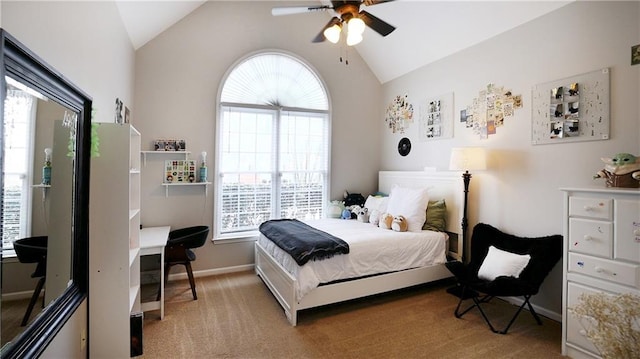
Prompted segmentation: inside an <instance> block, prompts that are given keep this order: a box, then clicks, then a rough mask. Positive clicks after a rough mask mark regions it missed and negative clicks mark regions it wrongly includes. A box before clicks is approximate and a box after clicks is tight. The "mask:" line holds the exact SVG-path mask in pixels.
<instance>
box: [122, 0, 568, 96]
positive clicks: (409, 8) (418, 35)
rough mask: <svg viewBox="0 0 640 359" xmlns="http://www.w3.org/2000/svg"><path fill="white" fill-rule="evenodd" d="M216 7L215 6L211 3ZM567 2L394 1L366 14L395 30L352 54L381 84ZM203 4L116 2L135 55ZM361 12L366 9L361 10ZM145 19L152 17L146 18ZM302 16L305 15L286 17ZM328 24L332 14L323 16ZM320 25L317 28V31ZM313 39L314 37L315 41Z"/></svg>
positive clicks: (367, 36)
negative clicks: (384, 22) (136, 50)
mask: <svg viewBox="0 0 640 359" xmlns="http://www.w3.org/2000/svg"><path fill="white" fill-rule="evenodd" d="M209 1H216V0H209ZM571 1H573V0H568V1H518V0H515V1H429V0H404V1H403V0H397V1H391V2H387V3H382V4H377V5H375V6H367V7H366V11H368V12H370V13H371V14H373V15H374V16H377V17H379V18H381V19H384V20H385V21H386V22H388V23H390V24H392V25H394V26H396V27H397V29H396V30H395V31H394V32H393V33H391V34H390V35H388V36H387V37H381V36H379V35H378V34H376V33H375V32H373V30H371V29H366V30H365V33H364V35H363V36H364V41H362V42H361V43H360V44H358V45H356V46H355V48H356V51H358V53H359V54H360V56H361V57H362V58H363V59H364V61H365V62H366V63H367V64H368V65H369V67H370V68H371V70H372V71H373V72H374V74H375V75H376V76H377V77H378V79H379V80H380V82H381V83H384V82H387V81H390V80H393V79H395V78H397V77H399V76H402V75H404V74H406V73H408V72H411V71H413V70H415V69H417V68H419V67H422V66H424V65H426V64H429V63H431V62H434V61H437V60H439V59H442V58H444V57H446V56H448V55H450V54H453V53H456V52H458V51H460V50H463V49H465V48H467V47H470V46H473V45H475V44H477V43H479V42H482V41H484V40H486V39H489V38H491V37H494V36H496V35H499V34H500V33H503V32H505V31H508V30H510V29H513V28H515V27H517V26H519V25H521V24H523V23H525V22H528V21H531V20H533V19H535V18H537V17H539V16H542V15H544V14H546V13H548V12H551V11H554V10H556V9H558V8H560V7H562V6H564V5H566V4H568V3H570V2H571ZM204 2H205V1H203V0H181V1H160V0H159V1H153V0H150V1H130V0H117V1H116V3H117V6H118V9H119V11H120V14H121V17H122V20H123V22H124V25H125V28H126V29H127V32H128V33H129V37H130V38H131V42H132V44H133V46H134V48H135V49H138V48H140V47H141V46H143V45H144V44H145V43H147V42H148V41H149V40H151V39H153V38H154V37H155V36H157V35H158V34H160V33H161V32H163V31H164V30H166V29H168V28H169V27H170V26H171V25H173V24H175V23H176V22H177V21H179V20H180V19H182V18H183V17H184V16H186V15H188V14H189V13H190V12H192V11H194V10H195V9H197V8H198V7H199V6H200V5H202V4H203V3H204ZM281 3H282V4H281V5H279V6H300V5H318V4H320V3H322V4H328V3H329V2H328V1H316V0H308V1H305V0H299V1H296V2H292V1H281ZM363 7H364V6H363ZM149 14H152V16H150V15H149ZM288 16H305V14H298V15H288ZM326 16H327V21H328V20H329V18H330V17H331V16H333V14H332V13H331V12H330V11H327V15H326ZM323 25H324V24H319V27H320V28H321V27H322V26H323ZM313 35H315V34H312V35H311V36H313Z"/></svg>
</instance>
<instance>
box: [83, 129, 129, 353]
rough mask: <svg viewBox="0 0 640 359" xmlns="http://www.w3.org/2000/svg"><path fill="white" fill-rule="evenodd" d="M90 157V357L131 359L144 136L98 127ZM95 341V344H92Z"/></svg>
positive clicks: (126, 130)
mask: <svg viewBox="0 0 640 359" xmlns="http://www.w3.org/2000/svg"><path fill="white" fill-rule="evenodd" d="M97 133H98V138H99V140H100V149H99V152H100V155H99V156H96V157H92V159H91V198H90V203H91V206H90V225H89V229H90V243H89V269H90V274H89V340H90V342H89V348H90V353H89V357H91V358H128V357H129V355H130V343H131V336H130V329H129V328H130V323H129V317H130V315H131V314H132V313H136V312H140V311H141V305H140V168H141V161H140V133H139V132H138V131H137V130H136V129H135V128H134V127H133V126H131V125H130V124H115V123H102V124H99V125H98V129H97ZM91 339H93V340H91Z"/></svg>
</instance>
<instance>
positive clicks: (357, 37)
mask: <svg viewBox="0 0 640 359" xmlns="http://www.w3.org/2000/svg"><path fill="white" fill-rule="evenodd" d="M361 41H362V35H361V34H355V33H352V32H351V31H349V33H348V34H347V46H353V45H357V44H359V43H360V42H361Z"/></svg>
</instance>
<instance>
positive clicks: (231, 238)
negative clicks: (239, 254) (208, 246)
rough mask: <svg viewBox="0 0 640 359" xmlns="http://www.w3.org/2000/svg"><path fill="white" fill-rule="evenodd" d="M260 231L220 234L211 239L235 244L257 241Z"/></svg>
mask: <svg viewBox="0 0 640 359" xmlns="http://www.w3.org/2000/svg"><path fill="white" fill-rule="evenodd" d="M258 236H259V232H258V231H252V232H244V233H230V234H220V235H218V236H217V237H215V238H213V239H212V240H211V241H212V242H213V243H214V244H233V243H241V242H255V241H256V240H257V239H258Z"/></svg>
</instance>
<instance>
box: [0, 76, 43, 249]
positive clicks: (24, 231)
mask: <svg viewBox="0 0 640 359" xmlns="http://www.w3.org/2000/svg"><path fill="white" fill-rule="evenodd" d="M7 82H8V83H7V94H6V99H5V102H4V124H3V126H4V138H3V143H4V163H3V171H2V173H3V189H2V221H1V226H2V255H3V256H5V257H7V256H14V255H15V252H13V241H15V240H16V239H20V238H23V237H28V236H29V235H30V232H31V188H30V184H31V171H29V168H31V166H32V163H33V153H32V152H31V148H33V146H32V145H31V143H32V141H33V136H34V129H33V124H34V123H35V120H34V118H33V117H34V116H35V113H36V109H35V107H36V103H37V101H36V98H35V97H33V96H31V95H30V94H28V93H27V92H25V91H22V90H19V89H17V88H15V87H13V86H11V83H12V81H11V80H10V79H8V81H7Z"/></svg>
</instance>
